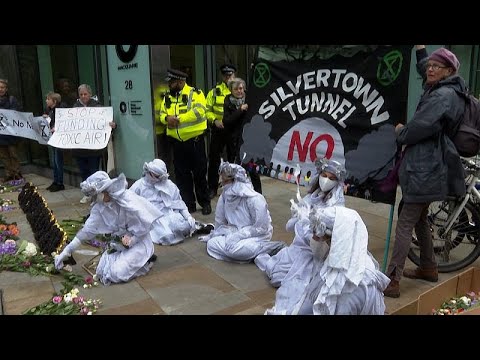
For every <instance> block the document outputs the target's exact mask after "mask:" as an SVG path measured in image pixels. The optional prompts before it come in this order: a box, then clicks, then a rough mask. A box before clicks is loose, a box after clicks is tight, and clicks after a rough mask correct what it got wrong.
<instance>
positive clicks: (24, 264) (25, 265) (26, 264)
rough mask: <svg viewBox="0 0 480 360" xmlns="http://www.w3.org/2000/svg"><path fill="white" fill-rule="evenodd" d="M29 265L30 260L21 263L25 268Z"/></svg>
mask: <svg viewBox="0 0 480 360" xmlns="http://www.w3.org/2000/svg"><path fill="white" fill-rule="evenodd" d="M30 265H31V263H30V261H24V262H23V263H22V266H23V267H26V268H27V267H30Z"/></svg>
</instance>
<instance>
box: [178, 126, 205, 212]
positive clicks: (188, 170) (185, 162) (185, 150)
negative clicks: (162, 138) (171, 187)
mask: <svg viewBox="0 0 480 360" xmlns="http://www.w3.org/2000/svg"><path fill="white" fill-rule="evenodd" d="M173 165H174V167H175V180H176V184H177V186H178V188H179V190H180V195H181V196H182V199H183V201H185V204H186V205H187V206H192V205H195V202H196V201H197V202H198V203H199V204H200V206H201V207H205V205H207V204H208V205H210V199H209V197H208V186H207V178H206V175H207V156H206V154H205V139H204V136H203V135H200V136H197V137H196V138H193V139H190V140H187V141H183V142H182V141H178V140H175V139H173ZM194 187H195V192H194Z"/></svg>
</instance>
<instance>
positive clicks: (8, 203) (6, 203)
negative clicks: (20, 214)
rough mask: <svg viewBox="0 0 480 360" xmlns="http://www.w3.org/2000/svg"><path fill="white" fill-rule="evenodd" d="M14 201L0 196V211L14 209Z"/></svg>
mask: <svg viewBox="0 0 480 360" xmlns="http://www.w3.org/2000/svg"><path fill="white" fill-rule="evenodd" d="M14 203H15V202H14V201H13V200H9V199H3V198H0V212H5V211H12V210H15V209H16V208H15V207H14V206H13V204H14Z"/></svg>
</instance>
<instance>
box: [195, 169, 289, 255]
mask: <svg viewBox="0 0 480 360" xmlns="http://www.w3.org/2000/svg"><path fill="white" fill-rule="evenodd" d="M219 174H220V179H221V183H222V187H223V191H222V194H221V195H220V197H219V199H218V202H217V208H216V210H215V230H213V231H212V232H211V233H210V234H209V235H207V236H205V237H203V238H202V237H200V238H199V240H201V241H207V252H208V254H209V255H210V256H212V257H213V258H215V259H218V260H224V261H232V262H238V263H245V262H249V261H251V260H253V259H254V258H255V257H256V256H257V255H259V254H262V253H273V252H276V251H278V250H279V249H281V248H282V247H283V246H285V243H284V242H282V241H270V240H271V238H272V233H273V227H272V219H271V217H270V212H269V211H268V205H267V202H266V201H265V198H264V197H263V195H261V194H259V193H257V192H256V191H255V190H253V186H252V183H251V181H250V179H249V178H248V176H247V173H246V172H245V169H244V168H243V167H241V166H240V165H236V164H230V163H228V162H223V163H221V164H220V168H219Z"/></svg>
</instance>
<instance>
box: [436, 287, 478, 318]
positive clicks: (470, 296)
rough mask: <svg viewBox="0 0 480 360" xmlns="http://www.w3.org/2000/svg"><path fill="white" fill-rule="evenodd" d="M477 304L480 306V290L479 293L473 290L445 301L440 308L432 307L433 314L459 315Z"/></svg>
mask: <svg viewBox="0 0 480 360" xmlns="http://www.w3.org/2000/svg"><path fill="white" fill-rule="evenodd" d="M477 306H480V291H479V292H478V293H475V292H474V291H471V292H469V293H467V294H466V295H465V296H461V297H453V298H451V299H450V300H448V301H445V302H444V303H443V304H442V305H441V306H440V308H438V309H432V315H457V314H460V313H462V312H464V311H466V310H470V309H472V308H474V307H477Z"/></svg>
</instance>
